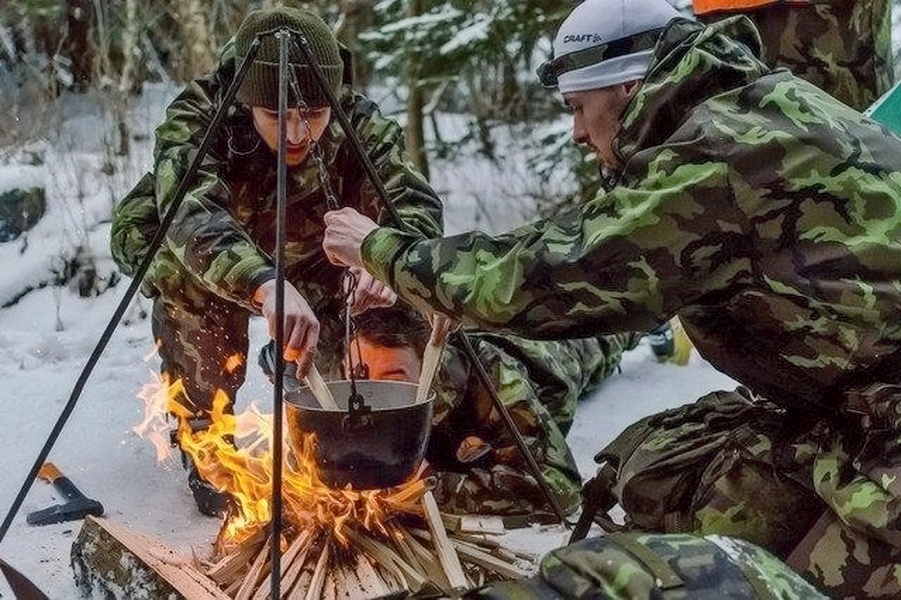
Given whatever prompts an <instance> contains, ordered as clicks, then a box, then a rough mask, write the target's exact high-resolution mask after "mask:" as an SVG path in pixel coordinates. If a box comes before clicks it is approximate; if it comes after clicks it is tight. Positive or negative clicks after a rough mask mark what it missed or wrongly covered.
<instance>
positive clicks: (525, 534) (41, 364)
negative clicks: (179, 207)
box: [0, 90, 734, 600]
mask: <svg viewBox="0 0 901 600" xmlns="http://www.w3.org/2000/svg"><path fill="white" fill-rule="evenodd" d="M165 96H166V93H160V92H159V90H156V91H154V90H150V91H149V92H148V94H146V95H145V97H144V98H143V99H142V101H141V103H139V104H137V105H136V106H135V108H134V109H133V112H132V117H133V118H134V120H135V122H136V128H139V127H140V126H141V124H143V126H144V127H149V126H151V125H152V124H153V123H155V122H156V121H157V120H158V118H159V115H160V114H161V112H160V110H161V104H160V100H162V99H165ZM79 110H80V111H81V112H79ZM79 110H76V111H75V112H76V114H75V116H73V117H72V119H71V120H69V121H68V122H67V123H68V124H67V127H70V128H72V130H71V131H66V130H62V132H61V134H60V137H59V138H57V139H55V140H54V141H52V142H51V143H50V144H48V146H47V147H45V148H43V150H42V152H44V153H45V162H44V165H43V166H42V167H40V168H39V169H38V170H39V172H40V173H42V176H43V178H44V182H45V184H46V185H47V190H48V203H49V209H48V214H47V215H46V216H45V218H44V219H43V220H42V222H41V223H40V224H39V225H38V226H37V227H36V228H35V229H33V230H32V231H31V232H29V233H28V236H27V243H26V240H25V239H23V238H20V239H19V240H15V241H12V242H7V243H4V244H0V264H2V265H3V266H2V268H0V306H7V307H6V308H2V309H0V381H2V382H3V389H2V392H0V448H2V453H3V457H2V459H0V511H2V513H0V514H2V515H3V516H6V515H7V514H8V510H9V509H10V507H11V506H12V504H13V501H14V498H16V496H17V494H18V492H19V490H20V488H21V487H22V485H23V483H24V482H25V479H26V476H27V474H28V472H29V470H30V469H31V467H32V465H33V464H34V463H35V461H36V459H37V457H38V455H39V452H40V451H41V449H42V447H44V444H45V443H46V441H47V439H48V436H49V435H50V434H51V432H52V431H54V428H55V426H56V425H57V424H58V423H59V419H60V415H61V414H62V411H63V409H64V407H65V406H66V404H67V402H68V401H69V399H70V397H71V396H72V394H73V389H74V386H75V385H76V382H77V381H79V379H80V374H81V373H82V369H83V368H84V366H85V364H86V361H87V360H88V357H89V356H90V355H91V354H92V352H94V350H95V349H96V348H97V347H98V342H99V341H100V339H101V335H102V333H103V332H104V331H105V330H106V328H107V326H108V323H109V322H110V319H111V317H112V316H113V314H114V311H115V309H116V306H117V305H118V304H119V302H120V301H121V299H122V297H123V295H124V293H125V290H126V287H127V284H128V283H129V282H128V280H122V281H120V282H119V283H118V285H116V286H115V287H112V288H110V289H109V290H108V291H106V293H103V294H101V295H100V296H98V297H95V298H89V299H85V298H80V297H79V296H78V294H77V293H76V292H75V291H74V290H72V289H70V288H69V287H54V286H49V285H45V284H46V282H48V281H49V280H51V279H52V275H51V272H52V271H53V270H54V269H59V268H60V264H61V261H63V260H64V259H66V258H68V257H70V256H71V253H72V249H73V247H74V245H76V243H81V244H82V245H85V246H86V247H89V248H90V249H91V250H92V251H93V253H94V254H95V256H96V258H97V264H98V267H99V272H100V274H101V275H109V274H110V273H112V271H113V267H112V264H111V262H110V261H109V258H108V249H107V245H108V239H107V238H108V223H107V222H106V220H107V219H108V216H109V210H110V207H111V206H112V201H114V200H115V199H116V198H118V197H121V195H122V193H124V191H125V190H127V188H128V187H129V186H130V185H131V183H132V182H134V181H136V180H137V177H138V174H139V173H140V172H141V171H142V170H143V169H146V168H147V167H148V166H149V163H148V160H149V153H148V152H149V148H148V146H147V145H146V143H145V144H144V145H140V144H138V143H136V146H137V147H136V148H135V151H134V154H133V156H132V158H131V159H130V161H129V162H128V164H126V165H124V166H120V169H119V170H118V171H117V173H116V174H115V175H114V176H112V177H106V176H101V175H100V173H99V166H100V164H101V163H102V162H103V159H104V155H103V148H104V145H105V142H104V138H103V131H105V126H103V125H101V124H100V123H99V122H98V121H96V114H94V115H93V116H92V114H93V113H92V112H91V111H90V110H88V109H87V108H85V107H81V109H79ZM147 131H149V129H147ZM66 136H70V137H66ZM92 136H93V138H92ZM75 138H78V139H79V140H80V145H79V146H78V149H77V150H76V149H74V145H71V144H67V143H61V142H60V140H63V141H65V140H70V141H71V140H73V139H75ZM92 139H93V143H92V142H91V140H92ZM85 140H87V144H86V146H85V145H81V144H83V143H84V142H85ZM435 172H436V178H437V179H438V181H437V182H436V187H439V189H442V191H443V192H445V193H446V194H447V204H448V207H449V210H452V211H453V212H452V213H451V214H449V215H448V217H449V219H448V221H449V229H450V230H460V229H464V228H467V226H468V225H469V224H470V223H473V222H474V221H473V218H474V215H475V214H476V213H479V214H480V220H479V225H480V226H482V227H486V219H487V220H488V222H487V225H488V226H493V227H494V228H495V229H497V228H502V227H503V226H506V225H509V224H510V223H508V222H503V220H502V219H500V218H498V220H497V221H495V222H490V220H491V218H492V217H499V215H504V216H505V217H506V218H507V219H509V218H511V217H510V215H511V214H513V215H514V217H515V214H516V211H515V210H511V208H510V207H509V206H508V205H506V204H501V203H499V204H497V205H496V206H494V207H489V208H488V209H487V212H486V209H485V207H484V206H478V205H476V204H474V203H473V202H472V201H471V198H472V197H475V195H476V193H478V195H481V196H482V197H487V198H498V197H506V196H508V195H509V193H510V189H511V186H510V183H509V181H507V182H505V181H504V180H503V178H502V177H500V176H499V175H498V173H497V171H495V170H494V169H492V168H490V167H489V166H488V165H487V163H486V162H484V161H477V160H476V161H474V162H472V163H470V164H467V165H460V164H457V165H447V166H446V168H444V169H437V168H436V169H435ZM515 172H516V173H517V176H520V175H521V174H522V171H521V169H515ZM456 173H461V174H465V177H460V178H459V179H456V181H457V182H459V181H465V182H466V188H465V189H464V188H463V187H462V186H460V185H455V184H454V181H455V174H456ZM34 176H35V173H34V172H33V171H28V172H27V173H26V172H25V171H24V170H22V169H21V168H18V167H17V168H0V190H2V189H6V188H7V187H9V186H10V185H11V184H12V183H16V182H21V181H22V179H23V178H25V177H34ZM505 184H506V185H505ZM514 185H515V184H514ZM493 208H496V210H497V212H496V214H495V213H494V212H493V210H492V209H493ZM470 226H471V225H470ZM73 240H74V241H73ZM42 286H43V287H42ZM27 288H35V290H33V291H30V292H29V293H27V294H25V295H24V296H22V297H21V298H19V299H18V301H15V302H14V299H15V298H17V297H18V296H19V294H20V293H21V292H22V291H23V290H25V289H27ZM148 308H149V304H148V303H147V302H146V300H138V301H137V302H135V303H133V304H132V305H131V306H130V307H129V309H128V310H127V311H126V313H125V316H124V319H123V320H122V323H120V324H119V325H118V326H117V327H116V328H115V330H114V331H113V333H112V336H111V337H110V339H109V342H108V344H107V345H106V348H105V350H104V351H103V353H102V355H101V356H100V359H99V360H98V362H97V365H96V368H95V370H94V372H93V374H92V375H91V376H90V377H89V378H88V379H87V382H86V385H85V386H84V389H83V392H82V393H81V395H80V398H79V400H78V402H77V404H76V405H75V408H74V410H73V411H72V413H71V416H70V417H69V419H68V421H67V422H66V423H65V425H64V427H62V429H61V430H60V429H58V428H57V431H58V432H59V435H58V440H57V442H56V443H55V445H54V446H53V448H52V451H51V452H50V456H49V458H50V460H52V461H53V462H54V463H55V464H56V465H57V466H58V467H59V468H60V469H61V470H62V471H63V473H64V474H66V475H67V476H69V478H70V479H71V480H72V481H73V482H74V483H75V484H76V485H77V486H78V487H79V488H80V489H81V490H82V491H83V492H85V493H86V494H87V495H89V496H91V497H93V498H95V499H97V500H99V501H100V502H101V503H102V504H103V506H104V507H105V509H106V516H107V517H108V518H110V519H114V520H115V521H117V522H119V523H122V524H124V525H126V526H128V527H131V528H133V529H135V530H138V531H140V532H143V533H146V534H148V535H150V536H152V537H155V538H157V539H159V540H161V541H162V542H164V543H165V544H167V545H169V546H171V547H172V548H174V549H176V550H178V551H181V552H184V553H185V554H186V555H190V553H191V552H194V553H196V554H199V555H204V554H207V553H208V552H209V549H210V544H211V542H212V541H213V538H214V536H215V533H216V531H217V529H218V522H217V521H216V520H215V519H210V518H206V517H203V516H201V515H200V514H199V513H198V512H197V511H196V509H195V507H194V502H193V500H192V498H191V496H190V493H189V491H188V489H187V486H186V483H185V473H184V471H183V469H182V468H181V466H180V464H178V462H177V461H176V460H175V459H172V460H170V461H167V462H164V463H162V464H158V462H157V460H156V455H155V451H154V449H153V447H152V446H151V444H150V443H149V442H148V441H146V440H145V439H142V438H140V437H139V436H138V435H137V434H135V433H134V431H133V427H134V426H135V425H136V424H137V423H138V422H139V421H140V420H141V417H142V410H143V403H142V402H141V401H140V400H139V399H138V398H137V393H138V392H139V390H140V389H141V387H142V386H143V385H144V384H146V383H148V382H150V381H151V380H152V379H153V376H154V374H155V373H156V372H157V364H158V363H157V361H156V358H155V356H154V354H153V343H152V338H151V335H150V325H149V322H148V321H147V319H146V318H142V316H141V315H142V312H144V311H145V310H146V309H148ZM252 336H253V346H252V348H257V347H259V345H261V344H262V343H263V342H264V341H265V330H264V328H263V323H262V321H261V320H259V319H258V320H256V321H254V322H253V324H252ZM249 372H250V373H249V377H248V381H247V383H246V385H245V386H244V388H242V391H241V396H240V398H239V408H240V407H241V406H240V405H244V404H246V403H247V402H250V401H252V400H256V401H258V404H259V406H261V407H267V406H271V402H272V390H271V386H270V385H269V384H268V382H267V381H266V379H265V378H264V377H263V376H262V374H261V373H260V372H259V369H258V368H256V367H255V366H252V367H251V368H250V369H249ZM733 387H734V382H732V381H731V380H730V379H729V378H727V377H725V376H724V375H722V374H721V373H719V372H717V371H716V370H715V369H713V368H712V367H711V366H710V365H709V364H707V363H706V362H704V361H703V360H701V359H700V358H699V357H698V356H697V355H696V354H694V355H693V356H692V358H691V360H690V362H689V364H688V365H687V366H676V365H671V364H659V363H657V362H656V360H655V358H654V357H653V354H652V352H651V350H650V349H649V348H648V347H647V345H646V342H642V344H641V345H640V346H639V347H638V348H636V349H635V350H633V351H631V352H629V353H628V354H627V355H626V357H625V359H624V361H623V364H622V372H621V373H619V374H617V375H615V376H614V377H612V378H611V379H609V380H608V381H606V382H605V383H604V384H602V385H601V387H600V388H599V389H597V390H596V391H595V392H593V393H592V394H590V395H589V397H587V398H586V399H585V400H584V401H583V403H582V404H581V407H580V410H579V412H578V414H577V417H576V422H575V425H574V427H573V429H572V432H571V433H570V436H569V441H570V443H571V445H572V446H573V449H574V451H575V454H576V456H577V459H578V462H579V466H580V469H581V470H582V473H583V476H585V477H589V476H591V475H592V474H593V473H594V464H593V461H592V457H593V456H594V454H595V452H597V451H598V450H599V449H600V448H601V447H602V446H603V445H604V444H605V443H606V442H607V441H609V440H610V439H612V437H613V436H614V435H615V434H616V433H617V432H618V431H620V430H621V429H622V428H623V427H624V426H626V425H627V424H628V423H630V422H632V421H634V420H635V419H637V418H638V417H641V416H643V415H646V414H649V413H652V412H655V411H657V410H660V409H662V408H666V407H670V406H675V405H679V404H682V403H685V402H690V401H692V400H694V399H695V398H697V397H698V396H700V395H702V394H703V393H705V392H708V391H711V390H714V389H731V388H733ZM60 500H61V499H60V497H59V494H58V493H57V492H56V490H54V488H53V487H52V486H51V485H49V484H47V483H46V482H42V481H37V482H35V483H34V485H33V486H32V487H31V489H30V491H29V492H28V494H27V496H25V498H24V502H23V503H22V506H21V508H20V509H19V511H18V512H17V514H16V516H15V519H14V521H13V523H12V526H11V528H10V530H9V532H8V533H7V535H6V536H5V538H4V539H3V540H2V542H0V558H2V559H3V560H5V561H6V562H8V563H10V564H11V565H12V566H13V567H15V568H17V569H18V570H20V571H21V572H22V573H23V574H24V575H26V576H27V577H29V578H30V579H31V580H32V581H34V582H35V583H36V584H37V585H38V586H39V587H40V588H41V589H42V590H43V591H44V593H46V594H47V595H48V596H49V597H50V598H52V599H54V600H56V599H65V598H73V597H76V596H77V592H76V589H75V587H74V581H73V576H72V571H71V569H70V566H69V553H70V547H71V544H72V542H73V540H74V539H75V537H76V536H77V534H78V531H79V529H80V527H81V522H79V521H76V522H69V523H62V524H57V525H48V526H43V527H35V526H30V525H28V524H27V523H26V521H25V517H26V515H27V513H29V512H31V511H33V510H37V509H40V508H45V507H47V506H50V505H52V504H55V503H58V502H60ZM509 538H510V539H509V542H510V545H513V546H517V545H523V546H525V547H527V548H528V549H529V550H533V551H544V550H549V549H551V548H553V547H556V546H560V545H562V544H564V543H565V542H566V539H567V538H568V532H567V530H566V529H565V528H563V527H562V526H552V527H544V528H538V527H535V528H533V529H530V530H525V531H520V532H515V533H513V534H510V536H509ZM0 579H2V578H0ZM0 597H4V598H6V597H12V595H11V592H10V590H9V589H8V587H7V585H6V583H5V582H4V581H0Z"/></svg>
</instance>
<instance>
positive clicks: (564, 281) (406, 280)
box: [363, 148, 753, 338]
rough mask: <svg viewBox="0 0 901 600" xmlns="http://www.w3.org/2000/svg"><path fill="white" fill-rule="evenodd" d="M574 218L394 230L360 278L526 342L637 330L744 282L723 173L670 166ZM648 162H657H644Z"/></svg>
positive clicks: (372, 246) (737, 229)
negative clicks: (456, 231) (506, 227)
mask: <svg viewBox="0 0 901 600" xmlns="http://www.w3.org/2000/svg"><path fill="white" fill-rule="evenodd" d="M656 154H657V155H658V156H660V157H662V158H658V159H655V160H656V162H654V165H655V166H654V167H653V168H648V169H646V170H645V175H644V176H643V177H642V178H641V179H640V180H639V179H635V180H633V181H634V183H633V184H632V185H631V186H625V185H621V186H619V187H616V188H614V189H612V190H611V191H610V192H602V193H600V194H599V195H598V196H597V197H595V198H594V199H593V200H592V201H590V202H588V203H586V204H585V205H583V206H582V207H580V208H578V209H577V210H574V211H571V212H569V213H566V214H564V215H561V216H558V217H556V218H554V219H553V220H539V221H536V222H534V223H531V224H528V225H524V226H522V227H520V228H519V229H516V230H513V231H511V232H510V233H507V234H505V235H501V236H499V237H490V236H488V235H485V234H483V233H480V232H471V233H466V234H462V235H457V236H453V237H448V238H442V239H435V240H423V239H419V238H416V237H415V236H414V235H411V234H407V233H402V232H398V231H396V230H392V229H378V230H375V231H374V232H372V233H371V234H370V235H369V236H368V237H367V238H366V240H364V244H363V257H364V261H365V263H366V265H367V267H368V268H370V269H371V270H372V271H373V272H374V273H375V274H376V275H377V276H378V277H380V278H382V279H383V280H384V281H386V282H387V283H389V284H390V285H391V286H392V287H393V288H394V289H395V290H396V291H398V293H400V294H401V295H402V296H404V297H405V298H406V299H407V300H408V301H410V302H411V303H414V304H416V305H417V306H418V307H419V308H420V309H422V308H423V307H424V306H431V307H432V308H434V309H436V310H439V311H444V312H446V313H448V314H452V315H456V316H459V317H465V318H466V319H468V320H469V321H470V322H471V323H473V324H475V325H477V326H479V327H483V328H487V329H494V330H503V331H509V332H511V333H516V334H519V335H523V336H525V337H532V338H536V337H543V338H555V337H584V336H585V335H598V334H603V333H615V332H619V331H642V330H646V329H649V328H650V327H651V326H652V325H654V324H655V323H657V322H660V321H661V320H662V319H664V318H666V317H668V316H670V315H672V314H674V313H675V312H676V311H677V310H678V309H679V308H680V307H681V306H684V305H685V304H687V303H689V302H695V301H697V300H698V299H699V298H701V297H703V296H704V295H708V294H710V295H714V294H717V293H726V291H727V290H728V289H729V286H732V285H740V283H741V281H742V280H743V279H746V278H748V277H749V275H750V270H751V266H750V265H751V257H752V256H753V249H752V248H748V247H747V246H748V244H749V243H750V242H749V240H750V239H751V236H748V235H746V233H743V230H745V228H746V227H747V226H746V225H745V219H744V218H743V217H742V215H741V214H740V211H739V210H737V208H736V202H735V201H734V199H733V198H732V196H731V192H730V187H729V186H728V185H726V178H727V177H728V175H727V173H728V169H727V167H726V166H725V165H724V164H722V163H716V162H712V163H706V164H703V165H684V164H666V160H667V159H666V156H667V153H666V152H665V150H661V149H659V148H658V149H656ZM652 162H653V161H652Z"/></svg>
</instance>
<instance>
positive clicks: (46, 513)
mask: <svg viewBox="0 0 901 600" xmlns="http://www.w3.org/2000/svg"><path fill="white" fill-rule="evenodd" d="M102 514H103V505H102V504H100V503H99V502H97V501H96V500H91V499H90V498H87V497H81V498H75V499H74V500H69V501H68V502H63V503H62V504H57V505H55V506H51V507H49V508H43V509H41V510H36V511H34V512H30V513H28V515H27V516H26V517H25V520H26V522H27V523H28V524H29V525H50V524H52V523H62V522H64V521H78V520H79V519H84V518H85V517H86V516H88V515H94V516H95V517H99V516H101V515H102Z"/></svg>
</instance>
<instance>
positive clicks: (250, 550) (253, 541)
mask: <svg viewBox="0 0 901 600" xmlns="http://www.w3.org/2000/svg"><path fill="white" fill-rule="evenodd" d="M266 535H267V531H266V530H265V529H263V528H261V529H260V530H259V531H257V532H256V533H255V534H254V535H253V536H251V537H250V538H248V539H246V540H244V542H242V543H241V545H240V546H239V547H238V548H237V550H236V551H233V552H232V553H231V554H228V555H227V556H223V557H222V558H221V559H219V561H218V562H216V563H215V564H214V565H213V566H212V567H210V568H209V569H208V570H207V577H209V578H210V579H212V580H213V581H215V582H216V583H217V584H219V587H227V586H228V585H229V584H230V583H232V582H233V581H235V580H236V579H239V578H241V576H242V575H243V574H244V573H246V572H247V565H248V564H249V563H250V561H252V560H253V558H254V557H255V556H256V555H257V554H258V553H259V552H260V548H262V546H263V543H264V542H265V541H266Z"/></svg>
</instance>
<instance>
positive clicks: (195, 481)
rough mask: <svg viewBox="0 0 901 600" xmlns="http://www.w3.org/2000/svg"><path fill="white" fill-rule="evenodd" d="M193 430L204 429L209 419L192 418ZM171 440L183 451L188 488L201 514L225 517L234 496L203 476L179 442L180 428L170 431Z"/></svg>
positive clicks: (183, 463) (174, 446) (182, 464)
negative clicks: (214, 485) (216, 486)
mask: <svg viewBox="0 0 901 600" xmlns="http://www.w3.org/2000/svg"><path fill="white" fill-rule="evenodd" d="M190 426H191V431H193V432H198V431H204V430H206V429H207V428H209V426H210V421H209V419H202V418H198V419H192V420H191V421H190ZM169 440H170V443H171V445H172V447H173V448H178V450H179V452H181V466H182V467H184V469H185V471H187V472H188V489H190V490H191V494H192V495H193V496H194V503H195V504H196V505H197V510H198V511H200V514H202V515H205V516H207V517H220V518H221V517H223V516H224V515H225V514H226V513H227V512H228V510H229V507H230V505H231V504H232V503H233V501H234V500H233V498H232V497H231V496H230V495H229V494H227V493H225V492H220V491H219V490H217V489H216V488H215V487H213V485H212V484H211V483H210V482H208V481H207V480H205V479H204V478H203V477H201V475H200V472H199V471H198V470H197V465H195V464H194V460H193V459H192V458H191V456H190V455H189V454H188V453H187V452H185V451H184V450H183V449H182V448H181V446H180V445H179V444H178V430H177V429H173V430H172V431H170V432H169Z"/></svg>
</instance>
